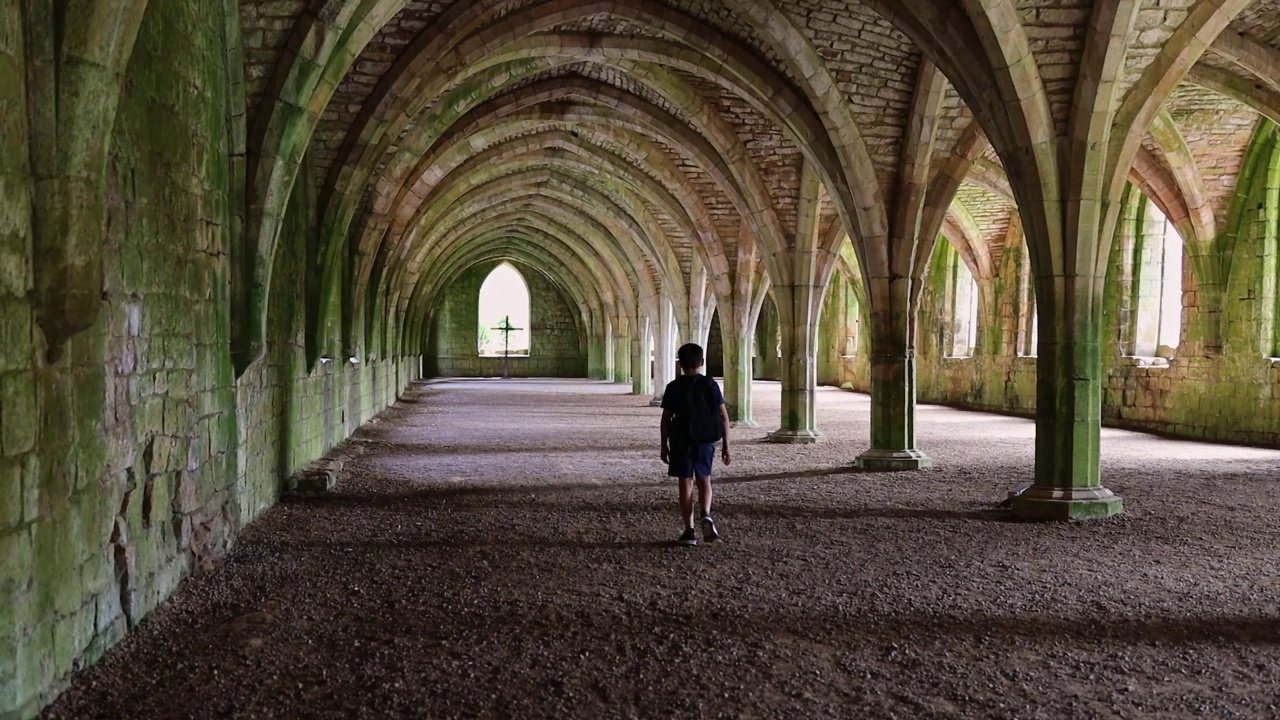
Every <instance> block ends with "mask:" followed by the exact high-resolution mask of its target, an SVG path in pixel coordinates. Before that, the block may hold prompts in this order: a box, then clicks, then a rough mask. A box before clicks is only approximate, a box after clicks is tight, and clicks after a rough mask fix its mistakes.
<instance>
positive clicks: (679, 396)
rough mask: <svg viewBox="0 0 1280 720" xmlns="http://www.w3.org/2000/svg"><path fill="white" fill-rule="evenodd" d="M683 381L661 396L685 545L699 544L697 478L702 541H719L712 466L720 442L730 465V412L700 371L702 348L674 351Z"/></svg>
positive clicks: (665, 458)
mask: <svg viewBox="0 0 1280 720" xmlns="http://www.w3.org/2000/svg"><path fill="white" fill-rule="evenodd" d="M676 360H677V361H678V362H679V364H680V377H678V378H676V379H675V380H672V381H671V382H670V383H668V384H667V389H666V390H665V391H664V392H663V393H662V426H661V432H662V462H664V463H667V474H668V475H670V476H671V477H676V478H680V513H681V516H682V517H683V518H684V534H683V535H681V536H680V539H679V540H678V541H677V542H679V543H680V544H681V545H697V544H698V534H697V533H696V532H694V529H693V483H694V479H695V478H696V479H697V483H698V502H699V503H700V505H701V506H702V507H701V509H702V539H703V540H705V541H707V542H715V541H716V539H718V538H719V537H720V533H718V532H716V523H715V521H714V520H712V519H711V464H712V462H713V461H714V460H715V455H716V439H718V438H724V444H723V445H722V446H721V447H720V457H721V459H723V460H724V464H725V465H728V464H729V411H728V410H726V409H725V406H724V395H723V394H721V392H720V386H719V385H717V384H716V381H715V380H712V379H711V378H709V377H706V376H704V375H702V374H701V373H699V372H698V371H699V370H700V369H701V368H702V362H703V357H702V347H701V346H699V345H696V344H694V343H689V344H687V345H682V346H681V347H680V350H679V351H677V352H676Z"/></svg>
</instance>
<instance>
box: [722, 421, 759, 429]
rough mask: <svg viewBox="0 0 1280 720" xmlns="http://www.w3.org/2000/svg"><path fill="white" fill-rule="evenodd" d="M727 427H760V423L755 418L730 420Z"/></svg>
mask: <svg viewBox="0 0 1280 720" xmlns="http://www.w3.org/2000/svg"><path fill="white" fill-rule="evenodd" d="M729 427H735V428H756V427H760V423H758V422H756V421H755V420H730V421H729Z"/></svg>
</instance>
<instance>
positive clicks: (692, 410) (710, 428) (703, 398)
mask: <svg viewBox="0 0 1280 720" xmlns="http://www.w3.org/2000/svg"><path fill="white" fill-rule="evenodd" d="M713 382H715V381H714V380H712V379H711V378H709V377H707V376H706V375H694V376H693V380H692V381H691V382H690V383H689V392H688V393H686V394H685V400H686V401H687V402H688V403H689V439H690V440H692V441H694V442H696V443H700V444H708V443H713V442H716V441H717V440H719V439H720V438H721V437H724V428H723V427H721V426H720V405H719V404H718V403H717V402H716V400H715V393H713V392H712V388H711V383H713Z"/></svg>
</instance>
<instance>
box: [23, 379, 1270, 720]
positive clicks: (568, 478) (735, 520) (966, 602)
mask: <svg viewBox="0 0 1280 720" xmlns="http://www.w3.org/2000/svg"><path fill="white" fill-rule="evenodd" d="M625 391H626V389H625V388H623V387H622V386H617V385H609V384H604V383H588V382H568V381H551V380H546V381H500V380H493V381H454V382H442V383H432V384H421V385H418V386H417V387H416V388H415V389H414V390H413V391H412V392H411V393H410V395H409V396H408V397H407V398H406V400H405V401H404V402H403V403H402V404H400V405H399V406H398V407H396V408H394V409H392V410H391V411H389V412H388V413H387V414H386V415H385V416H384V417H383V419H382V420H381V421H380V422H377V423H375V424H373V425H371V426H369V427H368V428H366V429H364V430H363V431H361V432H360V434H359V435H358V437H357V439H356V440H355V442H356V443H358V444H360V445H363V446H364V449H365V451H366V452H365V453H364V454H362V455H360V456H359V457H358V459H356V460H354V461H352V462H350V463H349V464H348V472H347V473H346V475H345V476H344V480H343V482H342V483H341V484H340V485H339V487H338V489H337V491H335V492H334V493H331V494H328V495H325V496H293V497H288V498H286V499H285V500H284V501H283V502H282V503H281V504H280V505H279V506H277V507H276V508H274V509H272V510H271V511H269V512H267V513H266V514H265V515H264V516H263V517H262V519H261V520H259V521H258V522H256V523H255V524H254V525H253V526H252V527H250V528H249V529H248V530H246V532H245V533H244V535H243V536H242V539H241V541H240V543H239V545H238V547H237V549H236V551H235V553H234V555H233V556H232V557H231V559H230V560H229V561H228V562H227V563H225V564H224V565H223V566H222V567H220V568H218V569H217V570H215V571H212V572H209V573H206V574H203V575H200V576H198V577H195V578H192V579H191V580H189V581H187V582H186V583H185V584H184V585H183V587H182V589H181V590H180V591H179V592H178V594H177V595H175V596H174V598H173V599H172V600H171V601H170V602H169V603H168V604H167V605H166V606H164V607H163V608H162V609H160V610H158V611H157V612H155V613H153V614H152V615H151V616H150V617H148V618H147V619H146V620H145V621H144V622H143V623H142V625H141V626H140V627H139V628H137V629H136V630H135V631H134V632H133V633H132V634H131V635H130V636H129V637H128V638H127V639H126V640H125V641H124V642H123V643H122V644H121V645H120V646H118V647H117V648H115V649H114V650H113V651H112V652H110V653H109V654H108V655H107V657H106V658H105V659H104V660H103V661H102V662H101V663H99V664H98V665H97V666H96V667H94V668H92V669H90V670H88V671H86V672H84V673H83V675H82V676H81V677H79V678H78V679H77V681H76V683H75V684H74V685H73V686H72V688H71V689H70V690H68V691H67V692H66V693H65V694H64V695H63V696H62V698H61V699H60V700H59V701H58V702H57V703H56V704H55V705H54V706H53V707H51V708H50V709H49V710H48V711H47V712H46V714H45V716H44V717H47V718H50V720H53V719H64V718H65V719H68V720H69V719H71V718H76V719H79V718H129V719H130V720H147V719H150V718H395V717H404V718H454V717H459V718H461V717H492V718H499V717H500V718H563V717H591V718H597V717H599V718H614V717H619V718H628V717H635V718H669V717H672V718H674V717H680V718H720V717H724V718H765V717H769V718H772V717H783V718H817V717H841V718H892V717H896V718H954V717H999V718H1058V717H1062V718H1096V717H1130V718H1133V717H1159V718H1175V717H1210V718H1231V717H1280V609H1278V607H1277V591H1278V590H1280V564H1278V562H1277V554H1278V552H1280V551H1278V550H1277V540H1278V539H1280V529H1278V528H1277V509H1280V482H1278V481H1280V452H1275V451H1267V450H1258V449H1251V448H1239V447H1229V446H1220V445H1205V444H1195V443H1188V442H1178V441H1171V440H1165V439H1159V438H1154V437H1151V436H1146V435H1139V434H1136V433H1129V432H1123V431H1117V430H1104V431H1103V435H1104V437H1103V453H1104V467H1103V471H1104V474H1105V478H1106V483H1107V484H1108V486H1109V487H1111V488H1112V489H1114V490H1115V491H1116V492H1118V493H1120V494H1122V495H1124V496H1125V500H1126V509H1127V513H1126V514H1125V515H1123V516H1121V517H1119V518H1115V519H1112V520H1107V521H1102V522H1097V523H1093V524H1086V525H1071V524H1027V523H1019V522H1012V521H1009V520H1008V519H1007V518H1006V517H1005V516H1004V515H1003V514H1002V513H1001V512H1000V511H996V510H993V509H992V508H993V506H994V502H995V501H998V500H999V499H1000V498H1002V497H1003V496H1004V494H1005V491H1006V490H1008V489H1009V488H1011V487H1014V486H1016V485H1018V484H1020V483H1022V482H1024V481H1026V479H1027V476H1028V474H1029V472H1030V467H1031V461H1032V445H1033V431H1034V428H1033V426H1032V424H1031V423H1030V422H1028V421H1025V420H1019V419H1012V418H1007V417H1000V416H996V415H987V414H981V413H967V412H960V411H956V410H950V409H946V408H938V407H923V408H921V410H920V420H919V426H920V434H921V447H922V448H923V449H924V450H925V451H926V452H928V453H929V454H930V455H931V456H932V457H933V458H934V459H935V461H937V463H938V467H936V468H934V469H932V470H928V471H924V472H919V473H911V474H903V473H895V474H861V473H857V472H854V471H852V470H851V469H850V468H849V466H848V464H849V462H850V461H851V460H852V459H853V458H854V457H855V455H856V454H857V453H858V452H859V451H860V450H861V449H863V448H864V447H865V443H866V438H867V437H868V428H867V413H868V400H867V398H866V397H865V396H862V395H855V394H852V393H845V392H840V391H837V390H831V389H822V390H820V391H819V398H818V416H819V427H820V428H821V429H822V430H823V431H824V432H826V433H827V439H826V440H825V441H824V442H823V443H822V444H819V445H817V446H807V447H806V446H777V445H770V444H766V443H764V442H763V441H762V439H763V437H764V435H765V432H766V430H768V429H772V428H774V427H777V423H778V386H777V384H775V383H758V384H757V385H756V409H757V419H758V420H760V422H761V427H760V428H758V429H751V430H745V429H740V430H735V432H734V437H733V451H734V461H733V464H732V466H731V467H729V468H727V469H722V470H723V472H720V473H719V474H718V477H719V484H718V485H717V495H716V510H717V512H716V514H717V517H718V519H719V522H720V526H721V528H720V529H721V532H722V533H723V535H724V541H723V542H721V543H719V544H716V545H702V546H699V547H696V548H684V547H676V546H674V545H673V544H672V542H671V541H672V540H673V539H674V538H675V536H676V535H677V534H678V530H679V520H678V518H677V515H678V513H677V510H676V491H675V487H674V485H673V484H672V483H671V482H669V481H666V480H665V479H664V478H663V470H664V468H663V467H662V466H661V464H660V463H659V461H658V459H657V422H658V414H659V411H658V410H656V409H653V408H649V407H648V406H647V399H645V398H636V397H631V396H629V395H627V394H625Z"/></svg>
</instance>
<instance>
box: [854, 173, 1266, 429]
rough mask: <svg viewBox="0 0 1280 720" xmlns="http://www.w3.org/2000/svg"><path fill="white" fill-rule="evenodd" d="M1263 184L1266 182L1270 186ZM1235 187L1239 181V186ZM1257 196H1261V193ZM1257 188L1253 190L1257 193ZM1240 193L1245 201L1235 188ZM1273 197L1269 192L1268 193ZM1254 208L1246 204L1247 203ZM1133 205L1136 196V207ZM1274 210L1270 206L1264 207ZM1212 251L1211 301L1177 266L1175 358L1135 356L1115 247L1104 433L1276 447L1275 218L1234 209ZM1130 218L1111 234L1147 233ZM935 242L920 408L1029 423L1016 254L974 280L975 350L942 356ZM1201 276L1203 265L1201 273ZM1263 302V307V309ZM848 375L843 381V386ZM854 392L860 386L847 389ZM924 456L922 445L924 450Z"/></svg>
mask: <svg viewBox="0 0 1280 720" xmlns="http://www.w3.org/2000/svg"><path fill="white" fill-rule="evenodd" d="M1272 175H1273V177H1272V178H1270V179H1269V180H1267V179H1266V178H1263V179H1261V180H1260V181H1259V182H1263V183H1264V184H1265V183H1267V182H1270V183H1271V184H1275V183H1276V182H1277V181H1276V179H1275V178H1274V175H1275V173H1272ZM1242 183H1243V181H1242ZM1264 189H1265V188H1264ZM1255 190H1256V189H1255ZM1242 192H1244V193H1245V196H1248V195H1249V193H1251V192H1254V190H1250V189H1249V188H1243V189H1242ZM1274 194H1275V192H1274V191H1273V195H1274ZM1255 199H1256V198H1255ZM1136 200H1137V199H1135V201H1136ZM1273 202H1274V201H1273ZM1237 213H1238V215H1237V217H1234V218H1232V219H1231V221H1230V222H1228V229H1227V230H1226V231H1225V232H1227V233H1231V232H1234V233H1235V236H1234V237H1225V238H1222V239H1221V243H1222V246H1225V247H1230V248H1233V250H1232V253H1231V258H1230V262H1229V263H1224V264H1225V265H1226V266H1227V267H1229V272H1230V275H1229V278H1228V280H1227V285H1226V289H1225V291H1224V292H1221V293H1217V294H1216V297H1215V296H1214V295H1211V294H1209V293H1207V292H1205V291H1204V289H1203V288H1202V283H1201V278H1200V277H1199V276H1198V275H1197V272H1196V270H1195V266H1194V264H1193V262H1192V257H1191V255H1190V253H1189V252H1188V253H1187V254H1186V255H1184V262H1183V291H1182V305H1183V311H1182V331H1181V336H1180V337H1181V342H1180V343H1179V345H1178V347H1177V348H1176V349H1175V350H1174V352H1173V357H1171V358H1163V357H1135V356H1132V355H1130V354H1129V353H1130V352H1131V351H1132V350H1131V349H1132V347H1133V343H1132V339H1131V330H1130V328H1129V324H1130V321H1131V318H1133V317H1134V316H1135V309H1134V308H1132V307H1130V303H1131V302H1133V300H1132V298H1133V297H1135V296H1136V295H1137V293H1136V291H1135V290H1134V288H1133V287H1132V286H1131V285H1130V284H1129V282H1130V279H1128V274H1127V271H1126V269H1125V267H1126V263H1130V264H1131V263H1132V257H1131V256H1130V257H1126V254H1125V251H1126V248H1129V247H1132V246H1131V245H1126V242H1125V241H1124V240H1125V238H1117V242H1115V243H1113V247H1112V256H1111V274H1110V276H1109V278H1108V283H1107V291H1106V301H1105V310H1104V315H1103V333H1104V336H1103V347H1104V348H1105V350H1106V352H1104V357H1103V367H1104V371H1105V374H1106V378H1107V379H1106V387H1105V388H1104V389H1103V407H1102V417H1103V422H1104V424H1107V425H1111V426H1118V427H1126V428H1133V429H1137V430H1146V431H1152V432H1159V433H1168V434H1172V435H1178V436H1182V437H1189V438H1203V439H1208V440H1218V441H1226V442H1233V443H1245V444H1253V445H1265V446H1272V447H1275V446H1280V362H1277V361H1276V360H1275V359H1273V357H1272V356H1273V354H1274V352H1275V348H1274V346H1273V345H1268V342H1269V339H1270V338H1271V337H1272V336H1273V332H1274V331H1273V330H1272V329H1270V326H1269V323H1271V322H1272V318H1273V317H1274V313H1275V312H1276V310H1275V309H1274V291H1273V290H1269V289H1268V288H1269V287H1273V286H1274V283H1275V282H1276V280H1275V277H1274V276H1275V273H1276V264H1275V262H1274V260H1273V257H1274V254H1275V253H1276V243H1275V237H1274V233H1276V232H1277V231H1276V229H1275V228H1276V224H1277V217H1278V216H1280V211H1278V209H1276V208H1274V207H1269V206H1268V204H1267V203H1266V202H1262V201H1257V202H1254V201H1252V200H1251V201H1249V202H1240V203H1238V208H1237ZM1142 222H1143V220H1142V214H1141V212H1135V211H1130V212H1128V213H1127V216H1126V219H1125V220H1124V221H1123V222H1122V228H1121V231H1120V232H1121V233H1130V234H1133V235H1141V234H1142V233H1144V232H1149V229H1146V228H1144V227H1143V225H1142ZM947 252H954V251H953V250H951V248H949V247H948V246H946V245H945V241H944V242H943V243H940V244H939V248H938V251H937V252H936V253H935V256H934V259H933V262H932V263H931V267H930V272H929V276H928V285H927V287H926V288H925V290H924V297H923V307H922V310H921V314H920V322H919V328H920V332H919V336H918V343H919V373H918V381H919V400H920V402H925V403H940V404H949V405H957V406H962V407H972V408H977V409H985V410H996V411H1000V412H1013V413H1017V414H1022V415H1026V416H1033V415H1034V414H1035V406H1036V382H1035V381H1036V358H1035V357H1034V356H1029V353H1031V352H1034V351H1032V350H1031V349H1030V348H1031V347H1033V346H1029V345H1028V343H1027V337H1026V335H1027V332H1028V318H1029V313H1030V312H1031V307H1032V304H1031V303H1033V302H1034V301H1033V300H1031V301H1028V300H1027V299H1026V297H1027V295H1026V293H1024V292H1023V283H1025V282H1027V280H1026V277H1025V276H1024V275H1023V274H1022V272H1021V271H1020V267H1021V266H1022V264H1023V263H1025V258H1024V256H1023V253H1024V252H1025V249H1024V247H1022V246H1017V247H1010V248H1008V249H1007V250H1006V251H1005V252H1004V253H1003V258H1002V261H1001V265H1000V268H999V270H998V272H997V274H996V277H995V278H988V279H984V280H983V281H982V292H983V295H984V299H983V305H982V313H981V316H980V319H979V340H978V348H977V350H976V351H975V353H974V355H973V356H972V357H967V358H953V357H947V356H946V355H947V353H945V352H944V351H943V349H944V348H946V347H948V344H949V342H950V328H951V312H950V307H949V299H948V297H947V295H948V293H947V291H946V283H945V277H943V274H942V271H940V270H939V268H940V267H941V266H944V265H945V263H944V262H940V256H941V254H943V253H947ZM1201 267H1204V265H1202V266H1201ZM1268 304H1270V305H1271V306H1272V309H1268V308H1267V307H1265V306H1266V305H1268ZM850 376H851V374H850V373H846V374H845V375H844V377H845V379H849V378H850ZM854 385H855V386H856V387H858V389H864V386H863V385H862V384H861V383H857V382H855V383H854ZM926 450H927V448H926Z"/></svg>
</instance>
